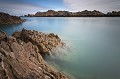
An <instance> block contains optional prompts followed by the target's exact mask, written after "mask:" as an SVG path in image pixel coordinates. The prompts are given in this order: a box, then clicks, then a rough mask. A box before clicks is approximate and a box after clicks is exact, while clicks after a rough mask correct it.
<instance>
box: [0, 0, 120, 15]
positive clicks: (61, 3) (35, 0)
mask: <svg viewBox="0 0 120 79" xmlns="http://www.w3.org/2000/svg"><path fill="white" fill-rule="evenodd" d="M50 9H52V10H56V11H58V10H67V11H83V10H99V11H101V12H103V13H106V12H109V11H120V0H0V12H6V13H9V14H13V15H25V14H28V13H30V14H34V13H36V12H38V11H47V10H50Z"/></svg>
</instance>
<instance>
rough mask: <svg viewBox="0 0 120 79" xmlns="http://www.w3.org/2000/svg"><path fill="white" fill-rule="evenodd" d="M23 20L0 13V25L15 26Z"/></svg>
mask: <svg viewBox="0 0 120 79" xmlns="http://www.w3.org/2000/svg"><path fill="white" fill-rule="evenodd" d="M22 22H24V20H22V19H21V18H20V17H18V16H12V15H9V14H7V13H3V12H0V24H1V25H3V24H17V23H22Z"/></svg>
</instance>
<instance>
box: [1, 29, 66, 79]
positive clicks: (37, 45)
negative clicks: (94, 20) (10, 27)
mask: <svg viewBox="0 0 120 79" xmlns="http://www.w3.org/2000/svg"><path fill="white" fill-rule="evenodd" d="M19 33H20V34H19ZM16 34H18V35H19V36H17V35H16ZM13 36H14V37H13ZM13 36H7V35H6V34H5V33H3V32H2V31H0V79H68V77H67V76H66V75H64V74H63V73H61V72H59V71H58V70H56V69H54V68H53V67H52V66H50V65H48V64H47V63H46V62H45V61H44V59H43V57H42V55H41V52H43V53H45V49H44V48H43V46H44V47H45V48H46V49H47V48H50V47H46V46H47V43H43V42H46V41H47V40H48V39H49V40H50V38H51V39H54V40H56V41H57V42H58V40H57V39H58V37H57V38H56V37H55V36H54V35H53V34H52V37H49V34H48V35H46V34H44V33H39V32H37V31H30V30H22V31H21V32H15V33H14V34H13ZM33 36H34V37H33ZM50 36H51V35H50ZM47 38H48V39H47ZM45 39H46V40H45ZM50 41H52V40H50ZM59 42H60V40H59ZM49 43H52V42H49ZM41 44H43V46H42V45H41ZM55 45H59V44H58V43H55ZM55 45H52V44H51V46H55ZM51 48H52V47H51Z"/></svg>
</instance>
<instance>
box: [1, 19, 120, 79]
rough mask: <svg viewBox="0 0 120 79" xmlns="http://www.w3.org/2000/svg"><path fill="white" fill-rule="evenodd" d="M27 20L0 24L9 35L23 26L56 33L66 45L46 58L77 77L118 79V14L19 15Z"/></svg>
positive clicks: (119, 23)
mask: <svg viewBox="0 0 120 79" xmlns="http://www.w3.org/2000/svg"><path fill="white" fill-rule="evenodd" d="M22 18H23V19H26V22H24V23H21V24H15V25H4V26H0V29H2V30H3V31H5V32H7V33H8V34H9V35H11V34H12V33H13V32H14V31H16V30H22V28H25V29H29V30H37V31H41V32H45V33H55V34H58V35H59V36H60V37H61V39H62V40H63V41H64V42H65V43H66V45H67V48H64V49H63V50H60V51H59V52H61V53H62V55H59V57H55V58H53V59H51V58H46V60H47V61H48V62H49V63H50V64H51V63H54V64H55V67H56V68H58V69H59V70H60V71H62V72H66V73H68V74H70V75H72V76H74V77H75V78H76V79H120V17H22Z"/></svg>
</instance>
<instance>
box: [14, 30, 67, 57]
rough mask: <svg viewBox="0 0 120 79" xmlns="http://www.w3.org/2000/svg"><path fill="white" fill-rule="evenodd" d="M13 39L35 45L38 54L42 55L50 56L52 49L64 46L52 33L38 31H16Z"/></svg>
mask: <svg viewBox="0 0 120 79" xmlns="http://www.w3.org/2000/svg"><path fill="white" fill-rule="evenodd" d="M13 36H14V37H15V38H18V39H21V40H23V41H24V42H29V41H30V42H31V43H32V44H34V45H37V47H38V48H39V52H40V53H41V54H43V55H50V54H51V53H52V52H51V51H52V49H53V48H56V47H57V46H59V47H62V46H64V45H65V43H63V42H62V41H61V39H60V38H59V37H58V35H55V34H53V33H50V34H45V33H42V32H38V31H34V30H33V31H31V30H25V29H23V30H22V31H17V32H15V33H13Z"/></svg>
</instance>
